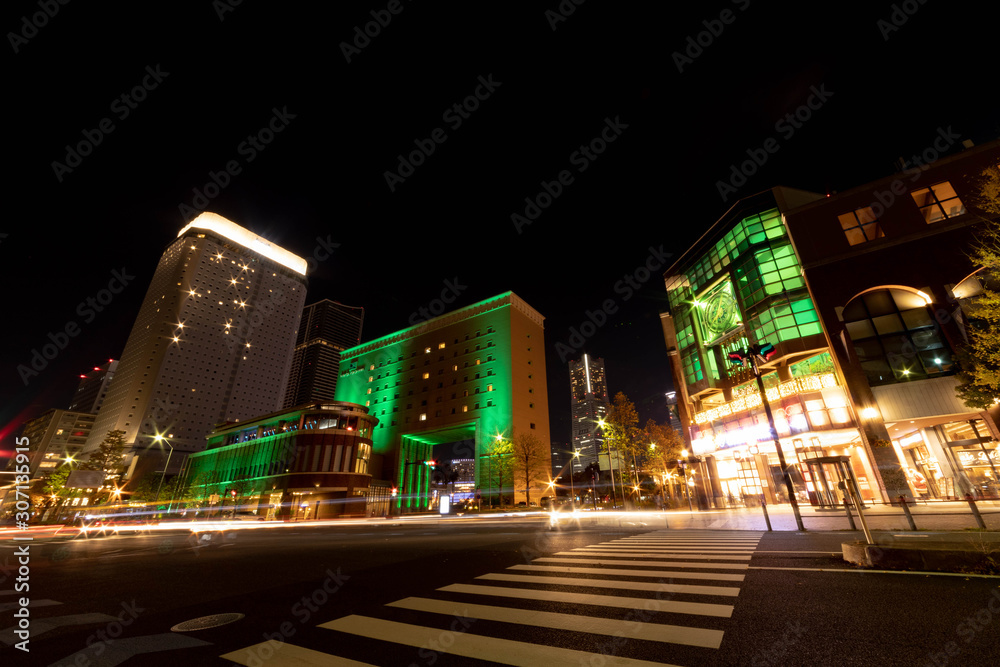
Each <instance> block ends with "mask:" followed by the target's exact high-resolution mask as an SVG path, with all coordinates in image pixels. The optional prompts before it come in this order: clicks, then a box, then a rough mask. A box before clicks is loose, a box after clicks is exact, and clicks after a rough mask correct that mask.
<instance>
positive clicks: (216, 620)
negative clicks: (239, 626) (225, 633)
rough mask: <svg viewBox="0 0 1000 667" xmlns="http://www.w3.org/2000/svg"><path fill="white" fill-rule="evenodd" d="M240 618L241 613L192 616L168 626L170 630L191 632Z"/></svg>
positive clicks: (232, 621)
mask: <svg viewBox="0 0 1000 667" xmlns="http://www.w3.org/2000/svg"><path fill="white" fill-rule="evenodd" d="M241 618H243V614H212V615H211V616H202V617H201V618H192V619H191V620H190V621H184V622H183V623H178V624H177V625H175V626H174V627H172V628H170V631H171V632H192V631H194V630H207V629H209V628H217V627H219V626H220V625H226V624H227V623H235V622H236V621H238V620H240V619H241Z"/></svg>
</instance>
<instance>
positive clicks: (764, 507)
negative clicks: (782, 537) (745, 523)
mask: <svg viewBox="0 0 1000 667" xmlns="http://www.w3.org/2000/svg"><path fill="white" fill-rule="evenodd" d="M760 507H761V509H762V510H764V521H765V522H766V523H767V529H768V530H771V517H769V516H768V515H767V501H766V500H764V499H763V498H761V500H760Z"/></svg>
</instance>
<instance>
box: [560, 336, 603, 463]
mask: <svg viewBox="0 0 1000 667" xmlns="http://www.w3.org/2000/svg"><path fill="white" fill-rule="evenodd" d="M569 385H570V409H571V411H572V416H573V429H572V430H573V450H574V451H577V450H578V451H579V452H580V456H578V457H576V458H575V460H574V461H573V471H574V472H579V471H581V470H583V469H584V468H586V467H587V466H588V465H589V464H591V463H594V462H596V461H597V455H598V453H599V452H600V451H601V447H602V446H603V445H604V436H603V435H602V434H601V433H600V429H599V428H598V426H597V422H598V421H599V420H601V419H604V418H605V417H607V416H608V411H609V410H610V407H609V404H608V385H607V382H606V380H605V377H604V360H603V359H592V358H590V357H589V356H588V355H586V354H585V355H583V358H582V359H580V360H579V361H571V362H569Z"/></svg>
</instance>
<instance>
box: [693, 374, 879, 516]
mask: <svg viewBox="0 0 1000 667" xmlns="http://www.w3.org/2000/svg"><path fill="white" fill-rule="evenodd" d="M737 389H739V388H737ZM734 393H736V391H735V390H734ZM767 397H768V402H769V403H770V405H771V411H772V414H773V416H774V426H775V430H776V431H777V434H778V438H779V442H780V443H781V448H782V453H783V454H784V458H785V462H786V463H787V464H788V467H789V474H790V475H791V477H792V484H793V487H794V489H795V493H796V496H797V499H798V501H799V502H801V503H811V504H814V505H823V504H829V503H830V502H831V500H830V499H831V494H830V492H829V489H830V488H831V487H832V488H833V489H837V482H838V481H839V480H837V479H825V480H818V479H814V475H815V474H816V471H817V470H820V469H822V468H821V467H817V466H813V467H812V469H810V466H809V463H808V461H809V460H811V459H818V458H822V457H831V456H847V457H849V461H850V465H851V469H852V470H853V472H854V476H855V478H856V479H857V482H858V487H859V491H860V493H861V497H862V498H863V499H864V500H881V499H882V497H881V492H880V490H879V485H878V481H877V477H876V474H875V471H874V469H873V468H872V465H871V461H870V459H869V457H868V455H867V453H866V451H865V448H864V446H863V444H862V441H861V435H860V433H859V431H858V429H857V425H856V424H855V422H854V419H853V417H852V413H851V411H850V409H849V408H848V405H847V399H846V396H845V393H844V390H843V387H841V386H839V385H838V384H837V380H836V376H835V375H834V374H832V373H824V374H819V375H809V376H803V377H797V378H793V379H792V380H790V381H787V382H783V383H780V384H776V385H774V386H772V387H771V388H769V389H767ZM770 433H771V431H770V426H769V425H768V422H767V416H766V413H765V410H764V407H763V402H762V401H761V399H760V394H759V393H751V392H749V391H746V392H743V395H742V396H740V397H739V398H737V399H735V400H732V401H729V402H727V403H724V404H721V405H719V406H717V407H715V408H712V409H710V410H706V411H703V412H700V413H698V414H696V415H695V425H694V426H692V427H691V442H692V448H693V450H694V454H695V456H696V457H697V460H698V461H699V463H698V467H697V468H698V470H699V474H701V476H702V478H703V479H702V481H701V484H702V485H703V486H704V488H705V491H706V493H707V495H708V496H709V497H710V498H711V499H712V502H713V503H714V504H715V505H716V506H724V505H732V504H734V502H735V504H744V505H753V504H757V502H758V500H759V499H760V498H761V497H763V499H764V500H765V501H766V502H768V503H783V502H788V495H787V491H786V488H785V484H784V480H783V476H782V473H781V465H780V462H779V459H778V453H777V450H776V448H775V444H774V441H773V440H772V439H771V434H770ZM833 495H836V494H833ZM836 501H837V502H838V504H839V502H841V501H842V497H840V498H836Z"/></svg>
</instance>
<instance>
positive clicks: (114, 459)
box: [80, 429, 125, 502]
mask: <svg viewBox="0 0 1000 667" xmlns="http://www.w3.org/2000/svg"><path fill="white" fill-rule="evenodd" d="M80 470H102V471H104V483H105V486H108V485H109V484H111V485H114V484H115V483H116V482H117V481H119V478H120V477H121V475H122V473H124V472H125V431H121V430H118V429H115V430H111V431H108V433H107V435H105V436H104V440H102V441H101V444H100V445H98V446H97V449H95V450H94V451H92V452H90V455H89V456H88V457H87V460H86V461H84V462H82V463H81V464H80ZM104 494H107V495H110V491H104V492H103V493H101V492H98V494H97V495H95V497H94V498H95V502H96V499H97V498H98V497H99V496H103V495H104Z"/></svg>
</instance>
